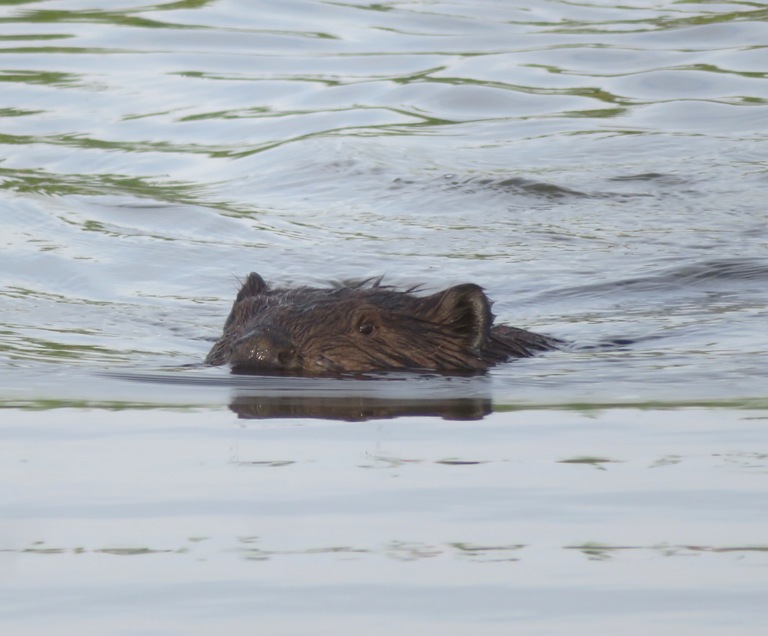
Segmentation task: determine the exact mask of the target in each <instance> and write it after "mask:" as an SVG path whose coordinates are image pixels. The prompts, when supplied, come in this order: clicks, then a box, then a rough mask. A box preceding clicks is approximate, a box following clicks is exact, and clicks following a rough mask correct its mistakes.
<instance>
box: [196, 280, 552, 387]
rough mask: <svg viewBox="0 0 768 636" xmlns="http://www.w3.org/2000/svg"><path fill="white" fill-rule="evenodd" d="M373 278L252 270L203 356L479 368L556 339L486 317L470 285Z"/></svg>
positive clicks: (224, 360) (271, 363)
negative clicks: (341, 279) (423, 285)
mask: <svg viewBox="0 0 768 636" xmlns="http://www.w3.org/2000/svg"><path fill="white" fill-rule="evenodd" d="M380 280H381V279H378V280H375V281H373V282H370V281H368V282H363V283H359V284H355V285H348V286H346V287H340V288H330V289H318V288H313V287H298V288H294V289H283V288H277V289H270V288H269V286H268V285H267V283H265V282H264V279H263V278H262V277H261V276H259V275H258V274H255V273H251V274H249V275H248V278H247V279H246V280H245V282H244V283H243V285H242V287H241V289H240V291H239V292H238V294H237V297H236V298H235V302H234V304H233V306H232V311H231V312H230V314H229V316H228V318H227V320H226V322H225V323H224V332H223V334H222V336H221V338H219V340H218V341H217V342H216V344H215V345H214V346H213V348H212V349H211V351H210V352H209V353H208V356H207V357H206V359H205V362H206V364H210V365H223V364H229V365H230V366H231V367H232V370H233V371H234V372H238V373H260V374H267V375H282V374H287V375H338V374H341V373H363V372H370V371H391V370H428V371H438V372H448V373H457V372H464V373H466V372H469V373H478V372H482V371H484V370H485V369H487V368H488V367H490V366H493V365H495V364H498V363H500V362H505V361H507V360H510V359H513V358H525V357H529V356H532V355H534V354H535V353H537V352H540V351H548V350H551V349H554V348H556V347H557V345H558V343H559V341H558V340H556V339H554V338H549V337H547V336H543V335H539V334H536V333H532V332H530V331H525V330H524V329H518V328H516V327H510V326H507V325H493V318H494V316H493V314H492V313H491V302H490V301H489V300H488V297H487V296H486V295H485V293H484V292H483V290H482V288H480V287H479V286H477V285H474V284H464V285H457V286H455V287H451V288H449V289H446V290H444V291H441V292H438V293H436V294H432V295H429V296H418V295H416V294H415V293H414V290H413V289H411V290H406V291H399V290H396V289H393V288H392V287H387V286H383V285H381V284H380Z"/></svg>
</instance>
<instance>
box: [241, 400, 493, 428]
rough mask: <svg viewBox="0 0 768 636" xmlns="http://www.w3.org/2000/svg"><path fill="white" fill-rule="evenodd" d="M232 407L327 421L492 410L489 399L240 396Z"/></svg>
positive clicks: (249, 414) (258, 415) (258, 414)
mask: <svg viewBox="0 0 768 636" xmlns="http://www.w3.org/2000/svg"><path fill="white" fill-rule="evenodd" d="M229 408H230V409H232V411H234V412H235V413H237V415H238V417H239V418H241V419H249V420H250V419H270V418H312V419H325V420H346V421H348V422H362V421H366V420H383V419H393V418H396V417H412V416H432V417H442V418H443V419H444V420H480V419H482V418H484V417H485V416H486V415H488V414H489V413H490V412H491V400H490V399H487V398H479V397H478V398H473V397H467V398H452V399H443V400H413V399H410V400H394V399H387V398H376V397H367V396H366V397H362V396H357V397H309V396H290V397H288V396H281V397H273V396H246V395H240V396H236V397H235V398H234V399H233V400H232V402H231V403H230V405H229Z"/></svg>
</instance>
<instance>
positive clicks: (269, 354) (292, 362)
mask: <svg viewBox="0 0 768 636" xmlns="http://www.w3.org/2000/svg"><path fill="white" fill-rule="evenodd" d="M229 363H230V364H231V365H232V369H233V370H235V371H245V372H248V371H261V370H269V371H297V370H299V369H301V359H300V357H299V355H298V352H297V351H296V349H295V348H294V347H293V346H292V345H291V343H290V342H289V341H288V340H287V339H286V338H284V337H283V336H281V335H279V334H273V333H266V332H264V331H261V330H254V331H250V332H248V333H247V334H245V335H244V336H242V337H240V338H238V339H237V340H236V341H235V343H234V344H233V345H232V353H231V355H230V357H229Z"/></svg>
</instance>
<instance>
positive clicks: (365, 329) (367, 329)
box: [357, 320, 375, 336]
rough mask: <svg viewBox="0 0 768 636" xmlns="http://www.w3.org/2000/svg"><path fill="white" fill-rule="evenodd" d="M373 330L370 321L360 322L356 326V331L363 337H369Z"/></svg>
mask: <svg viewBox="0 0 768 636" xmlns="http://www.w3.org/2000/svg"><path fill="white" fill-rule="evenodd" d="M374 329H375V327H374V324H373V323H372V322H371V321H370V320H361V321H360V324H359V325H357V330H358V331H359V332H360V333H361V334H363V335H364V336H370V335H371V334H372V333H373V331H374Z"/></svg>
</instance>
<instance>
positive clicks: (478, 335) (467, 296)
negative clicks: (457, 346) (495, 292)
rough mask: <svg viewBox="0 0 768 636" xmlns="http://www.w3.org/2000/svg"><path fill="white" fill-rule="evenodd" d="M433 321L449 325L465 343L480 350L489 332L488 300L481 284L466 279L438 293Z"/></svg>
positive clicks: (489, 312) (489, 313) (490, 314)
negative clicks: (463, 282) (463, 283)
mask: <svg viewBox="0 0 768 636" xmlns="http://www.w3.org/2000/svg"><path fill="white" fill-rule="evenodd" d="M435 296H436V297H437V300H438V304H437V311H436V314H435V318H436V319H437V320H436V321H437V322H439V323H441V324H444V325H446V326H448V327H451V328H452V329H453V330H454V331H455V332H456V333H457V334H458V335H460V336H462V337H463V338H465V340H466V343H467V346H468V347H469V348H470V349H472V351H474V352H476V353H479V352H480V350H481V349H482V348H483V345H484V344H485V342H486V341H487V340H488V336H489V334H490V332H491V323H492V322H493V314H492V313H491V303H490V301H489V300H488V297H487V296H486V295H485V293H484V292H483V289H482V287H479V286H478V285H473V284H472V283H468V284H466V285H456V287H450V288H448V289H446V290H445V291H443V292H440V293H439V294H435Z"/></svg>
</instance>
